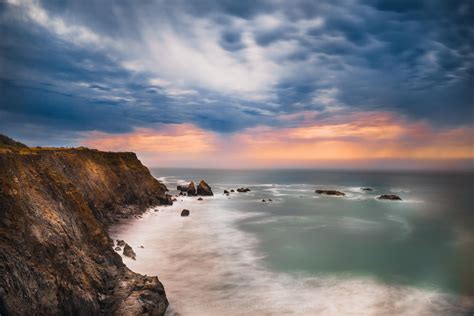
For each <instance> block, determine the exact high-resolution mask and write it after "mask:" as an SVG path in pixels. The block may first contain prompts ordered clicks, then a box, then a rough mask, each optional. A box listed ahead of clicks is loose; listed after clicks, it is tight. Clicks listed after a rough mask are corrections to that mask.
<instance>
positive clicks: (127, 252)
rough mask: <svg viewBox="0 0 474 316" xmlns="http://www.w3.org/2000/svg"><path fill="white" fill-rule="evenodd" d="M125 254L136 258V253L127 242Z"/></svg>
mask: <svg viewBox="0 0 474 316" xmlns="http://www.w3.org/2000/svg"><path fill="white" fill-rule="evenodd" d="M123 255H124V256H127V257H129V258H132V259H133V260H135V257H136V254H135V251H133V249H132V247H130V245H129V244H127V243H125V247H123Z"/></svg>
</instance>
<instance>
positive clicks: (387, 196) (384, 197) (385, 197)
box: [377, 194, 402, 201]
mask: <svg viewBox="0 0 474 316" xmlns="http://www.w3.org/2000/svg"><path fill="white" fill-rule="evenodd" d="M377 199H379V200H390V201H401V200H402V198H401V197H399V196H398V195H395V194H382V195H381V196H379V197H378V198H377Z"/></svg>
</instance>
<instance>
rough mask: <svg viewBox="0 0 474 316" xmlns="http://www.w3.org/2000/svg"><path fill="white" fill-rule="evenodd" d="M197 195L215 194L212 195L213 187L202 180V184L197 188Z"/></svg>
mask: <svg viewBox="0 0 474 316" xmlns="http://www.w3.org/2000/svg"><path fill="white" fill-rule="evenodd" d="M197 194H198V195H214V193H212V190H211V187H210V186H209V185H208V184H207V183H206V181H204V180H201V182H199V185H198V188H197Z"/></svg>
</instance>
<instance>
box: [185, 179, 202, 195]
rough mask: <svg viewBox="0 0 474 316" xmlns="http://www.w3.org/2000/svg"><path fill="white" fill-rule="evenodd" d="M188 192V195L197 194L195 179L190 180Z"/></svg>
mask: <svg viewBox="0 0 474 316" xmlns="http://www.w3.org/2000/svg"><path fill="white" fill-rule="evenodd" d="M198 190H199V187H198ZM187 193H188V196H196V186H195V185H194V181H191V182H189V185H188V190H187Z"/></svg>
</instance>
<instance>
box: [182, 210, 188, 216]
mask: <svg viewBox="0 0 474 316" xmlns="http://www.w3.org/2000/svg"><path fill="white" fill-rule="evenodd" d="M181 216H183V217H184V216H189V210H187V209H183V210H182V211H181Z"/></svg>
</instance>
